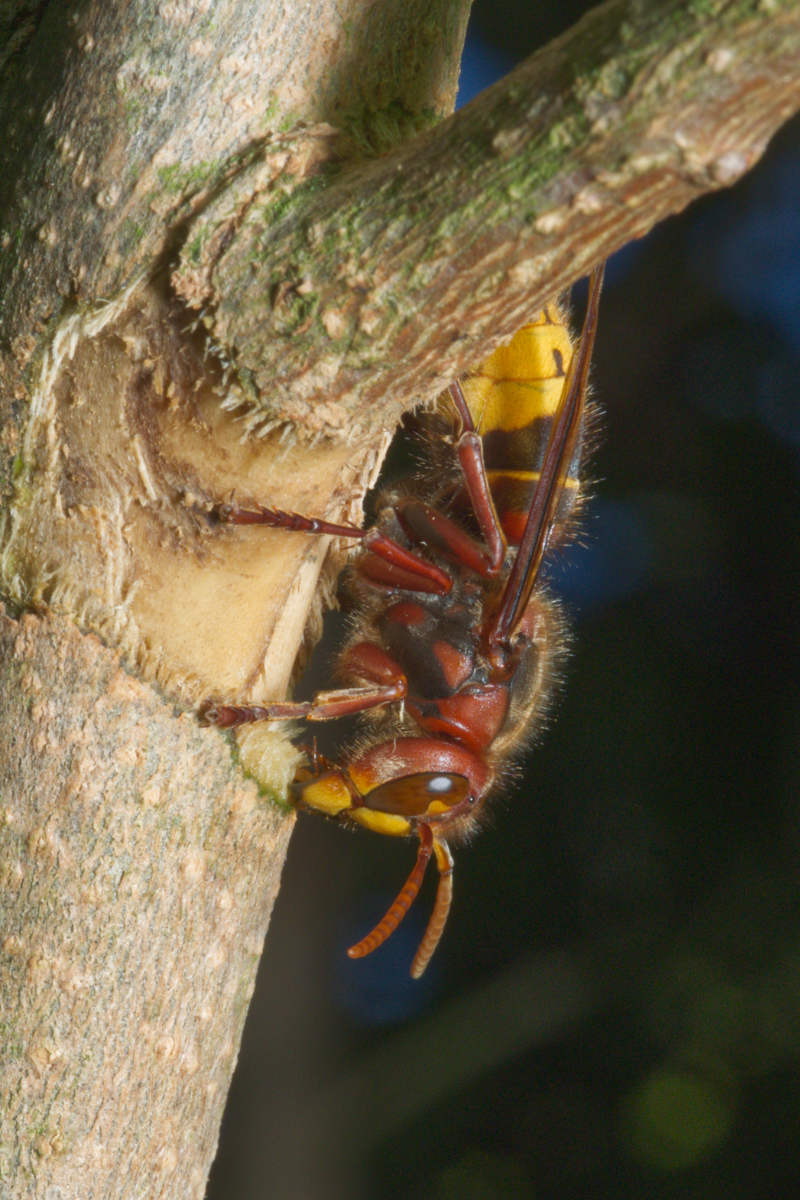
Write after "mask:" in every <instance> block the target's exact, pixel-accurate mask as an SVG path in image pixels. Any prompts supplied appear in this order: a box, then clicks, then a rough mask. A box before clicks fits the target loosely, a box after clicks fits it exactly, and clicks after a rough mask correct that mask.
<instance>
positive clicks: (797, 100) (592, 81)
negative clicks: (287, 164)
mask: <svg viewBox="0 0 800 1200" xmlns="http://www.w3.org/2000/svg"><path fill="white" fill-rule="evenodd" d="M798 61H800V9H798V7H797V5H796V4H794V3H783V4H779V3H777V0H776V3H770V4H769V5H766V4H762V5H756V6H754V5H752V4H750V3H735V4H723V3H716V4H712V5H685V4H684V3H683V2H682V0H670V2H668V3H665V2H664V0H609V2H608V3H607V4H605V5H602V6H601V7H600V8H598V9H595V10H593V11H592V12H591V13H590V14H589V15H588V16H587V17H586V18H584V20H583V21H581V22H580V24H579V25H578V26H576V27H575V29H573V30H572V31H571V32H570V33H569V34H567V35H565V36H564V37H563V38H561V39H559V40H558V41H557V42H556V43H553V44H552V45H551V46H550V47H548V48H547V49H546V50H543V51H542V52H541V53H539V54H536V55H534V56H533V57H532V58H531V59H530V60H529V61H528V62H526V63H525V64H524V65H523V66H522V67H520V68H519V69H518V70H517V71H515V72H514V73H513V74H512V75H510V76H509V77H508V78H507V79H506V80H504V81H503V82H502V83H500V84H498V85H496V86H495V87H494V88H492V89H490V90H489V91H487V92H486V93H484V94H483V95H482V96H481V97H479V98H478V99H477V100H476V101H475V102H474V103H473V104H471V105H469V106H468V107H467V108H465V109H464V110H462V111H461V112H459V113H458V114H456V115H455V116H454V117H452V118H451V119H450V120H449V121H447V122H445V123H444V124H442V125H440V126H439V127H438V128H437V129H435V130H433V131H432V132H430V133H428V134H426V135H423V136H421V137H418V138H416V139H415V140H414V141H413V142H411V143H410V144H408V145H406V146H404V147H402V148H401V149H399V150H398V151H396V152H395V153H393V154H390V155H387V156H385V157H384V158H382V159H381V160H380V161H379V162H377V163H374V164H371V165H368V166H360V167H356V168H350V169H347V170H339V171H338V172H337V171H334V172H331V170H330V168H329V170H328V173H327V174H325V173H324V172H322V173H320V168H319V165H318V164H317V166H316V172H317V173H316V174H315V176H314V178H313V179H312V180H311V181H310V182H306V183H305V184H304V185H302V186H299V187H295V188H294V190H292V187H293V183H292V179H291V175H292V171H291V169H289V170H288V174H287V178H286V180H285V181H284V182H285V188H286V191H285V193H280V192H279V193H278V196H277V198H276V195H275V188H274V185H273V186H272V187H271V188H269V189H266V190H265V191H264V193H263V194H261V193H260V191H259V189H260V187H261V184H259V183H257V182H256V183H255V184H254V186H252V187H251V188H250V190H249V192H248V186H247V181H246V180H245V179H244V178H242V179H240V180H239V181H238V192H237V199H236V206H235V210H232V209H231V207H230V201H231V198H230V197H228V196H222V197H220V200H219V202H218V203H217V204H216V205H214V206H212V207H211V208H210V209H209V211H208V212H207V213H206V214H204V216H203V217H202V218H201V219H200V221H199V222H198V224H197V226H196V227H195V229H194V232H193V238H192V242H191V245H192V252H191V253H190V254H187V256H186V258H185V260H184V265H183V266H182V268H181V269H179V270H178V272H177V273H176V275H175V280H176V283H177V286H178V288H179V289H180V290H182V291H183V293H184V295H185V296H186V297H187V299H188V300H189V301H190V302H192V303H197V304H203V305H206V306H207V307H208V308H210V309H211V310H212V311H213V316H214V332H215V336H216V337H217V338H218V340H219V341H220V342H223V343H225V344H229V345H233V346H235V347H236V353H237V361H238V362H239V364H240V365H241V366H242V367H243V368H245V369H246V374H247V376H248V377H252V379H253V381H254V383H255V385H256V393H257V394H256V402H257V403H258V404H260V405H262V406H263V407H264V409H265V410H266V411H267V412H269V413H270V414H272V415H275V414H277V415H280V416H282V417H288V418H291V419H292V420H296V421H300V422H303V423H305V424H306V425H308V426H309V427H310V428H324V429H326V430H328V431H334V430H335V429H336V428H338V427H346V426H348V425H349V424H350V423H352V422H353V421H355V422H356V423H358V422H360V421H361V420H363V419H365V418H367V419H370V420H371V419H374V417H375V415H376V413H380V415H381V417H382V418H383V419H384V420H385V419H386V414H387V412H388V413H396V412H397V411H398V410H399V408H400V407H401V405H402V404H403V403H405V404H406V405H407V404H408V403H409V401H411V400H412V399H414V398H416V397H420V398H423V399H429V398H431V397H433V396H434V395H436V393H437V392H438V391H439V390H441V388H443V387H444V386H445V385H446V384H447V382H448V381H449V380H450V379H452V378H453V377H454V376H455V375H457V374H458V373H459V372H461V371H462V370H463V369H465V368H466V367H467V366H469V365H471V364H473V363H474V362H475V361H476V359H479V358H481V357H483V356H484V355H485V354H486V353H487V351H488V350H489V349H491V348H492V347H493V346H494V345H496V344H497V343H498V341H500V340H502V339H503V338H506V337H508V336H509V335H510V334H511V333H512V332H513V330H514V329H515V328H516V327H518V326H519V325H520V324H521V323H522V322H523V320H524V319H525V316H526V315H527V313H529V312H530V311H531V309H532V308H536V306H537V305H538V304H539V303H540V302H541V301H544V300H546V299H547V298H548V297H549V296H550V295H552V294H553V293H554V292H557V291H558V290H559V289H561V288H563V287H564V286H566V285H567V284H569V283H570V282H571V281H572V280H573V279H574V278H575V277H576V276H579V275H581V274H583V273H584V272H586V271H587V269H588V268H589V267H590V266H591V265H592V264H593V263H594V262H596V261H597V260H598V259H599V258H602V257H603V256H605V255H607V254H609V253H610V252H611V251H613V250H615V249H617V248H618V247H619V246H621V245H622V244H623V243H624V242H626V241H628V240H629V239H630V238H632V237H639V236H641V235H642V234H644V233H645V232H646V231H647V230H648V229H650V228H651V226H652V225H653V224H655V223H656V222H657V221H659V220H661V219H662V218H663V217H665V216H666V215H667V214H668V213H671V212H675V211H677V210H679V209H681V208H683V207H684V206H685V205H686V204H687V203H688V202H689V201H690V200H692V199H693V198H694V197H696V196H698V195H700V194H701V193H703V192H705V191H708V190H711V189H713V188H717V187H720V186H723V185H725V184H729V183H732V182H733V181H734V180H735V179H737V178H738V177H739V176H740V175H741V174H742V173H743V172H744V171H745V170H747V169H748V168H749V167H750V166H752V164H753V163H754V162H755V160H756V159H757V158H758V157H759V155H760V154H761V152H762V151H763V149H764V147H765V145H766V143H767V141H768V139H769V138H770V136H771V135H772V134H773V133H774V131H775V130H776V129H777V128H778V126H779V125H780V124H781V123H782V122H783V121H785V120H786V119H787V118H788V117H789V116H790V115H791V114H792V113H793V112H794V111H796V110H797V109H798V108H800V74H798V70H797V63H798ZM254 171H255V168H254ZM254 178H255V175H254ZM234 231H235V237H233V236H232V235H233V233H234ZM315 406H321V407H315Z"/></svg>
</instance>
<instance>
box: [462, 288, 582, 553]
mask: <svg viewBox="0 0 800 1200" xmlns="http://www.w3.org/2000/svg"><path fill="white" fill-rule="evenodd" d="M573 351H574V344H573V341H572V338H571V336H570V333H569V330H568V328H567V326H566V322H565V317H564V314H563V312H562V310H561V309H560V308H559V306H558V305H557V304H551V305H548V307H547V308H545V309H544V310H543V311H542V312H541V313H540V314H539V316H538V318H537V319H536V320H535V321H532V322H531V323H530V324H529V325H523V327H522V328H521V329H520V330H519V331H518V332H517V333H516V334H515V335H514V337H513V338H512V340H511V341H510V342H509V343H508V344H507V345H505V346H501V347H500V348H499V349H498V350H495V352H494V354H492V355H490V356H489V358H487V359H486V361H485V362H483V363H482V364H481V366H480V367H479V368H478V369H477V370H476V371H475V372H474V374H472V375H469V376H467V377H466V378H465V379H463V380H462V381H461V386H462V388H463V391H464V395H465V397H466V400H467V404H468V405H469V410H470V412H471V413H472V419H473V421H474V422H475V429H476V430H477V432H478V433H479V434H480V437H481V440H482V442H483V457H484V462H485V464H486V473H487V476H488V479H489V486H490V487H491V490H492V497H493V499H494V503H495V507H496V508H497V514H498V516H499V518H500V523H501V525H502V526H503V532H504V533H505V535H506V537H507V538H508V541H509V542H510V543H511V545H518V544H519V542H520V539H521V537H522V532H523V530H524V528H525V522H526V521H527V518H528V510H529V509H530V506H531V501H532V499H533V494H534V491H535V490H536V484H537V482H538V480H539V473H540V470H541V466H542V462H543V460H544V454H545V449H546V448H547V441H548V438H549V436H550V430H551V429H552V425H553V419H554V417H555V415H556V413H557V411H558V406H559V402H560V400H561V397H562V394H563V391H564V382H565V379H566V375H567V372H568V370H569V365H570V362H571V361H572V355H573ZM581 442H582V438H581V437H580V436H579V437H578V442H577V445H576V449H575V454H574V456H573V462H572V465H571V467H570V471H569V475H568V477H567V480H566V483H565V487H564V494H563V497H562V501H561V504H560V505H559V510H558V513H557V515H556V523H557V524H561V523H562V522H564V521H565V520H566V519H567V517H568V516H569V513H570V511H571V509H572V507H573V504H574V501H575V499H576V498H577V495H578V487H579V483H578V479H577V474H576V472H577V468H578V464H579V462H580V455H581Z"/></svg>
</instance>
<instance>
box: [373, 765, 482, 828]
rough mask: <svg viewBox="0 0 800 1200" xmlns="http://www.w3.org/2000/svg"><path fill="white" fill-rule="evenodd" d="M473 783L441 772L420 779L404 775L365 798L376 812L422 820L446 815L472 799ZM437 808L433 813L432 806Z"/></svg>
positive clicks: (416, 776) (377, 788)
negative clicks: (468, 797)
mask: <svg viewBox="0 0 800 1200" xmlns="http://www.w3.org/2000/svg"><path fill="white" fill-rule="evenodd" d="M469 790H470V782H469V780H468V779H467V778H466V777H465V776H464V775H448V774H445V773H443V772H441V771H424V772H422V773H420V774H417V775H401V776H400V778H399V779H390V780H389V781H388V782H387V783H382V784H381V785H380V786H379V787H376V788H373V789H372V791H371V792H368V793H367V795H366V796H365V797H364V804H365V805H366V806H367V808H371V809H373V810H374V811H375V812H385V813H395V814H396V815H397V816H400V817H422V816H425V815H426V814H429V815H430V813H431V811H432V812H433V813H442V812H446V811H447V809H449V808H454V807H455V806H456V805H457V804H460V803H461V801H462V800H466V798H467V796H468V795H469ZM432 805H433V806H434V807H433V808H432V809H431V806H432Z"/></svg>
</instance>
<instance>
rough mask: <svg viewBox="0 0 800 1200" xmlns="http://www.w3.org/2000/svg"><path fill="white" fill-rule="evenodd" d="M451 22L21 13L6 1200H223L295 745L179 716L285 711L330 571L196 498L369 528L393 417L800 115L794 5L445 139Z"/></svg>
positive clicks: (193, 9)
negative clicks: (219, 1155) (229, 1106)
mask: <svg viewBox="0 0 800 1200" xmlns="http://www.w3.org/2000/svg"><path fill="white" fill-rule="evenodd" d="M466 11H467V5H466V4H465V3H461V2H459V0H438V3H436V2H433V3H432V2H431V0H387V2H383V3H380V4H374V5H371V6H365V5H364V4H363V0H349V3H347V2H345V3H342V2H341V0H338V2H337V3H334V0H315V2H314V3H313V4H311V5H309V4H305V3H304V4H302V5H296V6H294V5H285V6H279V5H274V4H266V3H256V2H255V0H216V2H215V3H213V4H212V3H211V2H210V0H164V2H161V3H156V0H138V3H136V4H131V3H129V2H128V0H117V2H113V3H112V2H110V0H85V2H84V3H82V4H81V5H79V6H78V7H77V8H76V9H72V10H69V9H68V8H67V7H66V6H63V5H61V4H59V3H56V2H53V3H50V4H41V3H19V4H18V5H16V6H14V7H13V8H12V6H6V9H5V10H4V13H3V15H2V18H0V19H1V20H2V21H3V22H5V23H6V24H5V29H6V32H7V33H8V39H9V40H8V46H7V51H6V54H5V57H3V58H0V71H2V77H1V78H0V84H1V85H2V88H3V95H2V104H3V109H4V112H5V113H6V115H7V124H6V145H5V153H6V162H5V170H4V171H3V173H2V175H1V176H0V214H1V215H2V237H1V239H0V250H2V254H1V255H0V294H2V296H3V301H2V313H0V316H1V317H2V344H1V345H0V405H2V411H1V412H0V487H2V491H3V495H4V497H5V499H6V511H5V518H4V525H3V529H2V536H1V538H0V553H1V554H2V558H1V560H0V583H1V584H2V593H3V595H4V597H5V599H6V603H7V605H8V608H9V615H8V616H7V617H5V618H4V620H3V624H2V627H0V637H2V639H3V653H2V657H1V659H0V661H2V664H3V665H2V667H1V668H0V708H1V709H2V718H1V719H0V771H1V772H2V774H1V775H0V779H2V784H1V785H0V786H1V787H2V805H3V818H4V819H3V824H2V839H3V840H2V859H1V860H0V880H1V881H2V892H1V893H0V894H2V897H3V916H2V938H3V942H2V945H3V952H4V957H3V959H2V964H3V965H2V968H0V970H1V971H2V973H1V974H0V1006H1V1010H2V1020H3V1024H4V1033H5V1036H4V1062H3V1068H2V1080H3V1090H2V1105H3V1107H2V1132H1V1133H0V1178H2V1180H3V1195H4V1196H5V1195H8V1196H37V1195H48V1194H49V1195H51V1196H55V1195H57V1196H59V1200H67V1198H68V1197H69V1198H71V1197H73V1196H75V1197H78V1196H80V1197H82V1198H89V1197H103V1198H105V1197H114V1196H119V1197H134V1196H136V1197H139V1196H176V1195H181V1196H183V1195H187V1196H188V1195H200V1194H202V1190H203V1185H204V1180H205V1175H206V1172H207V1169H208V1165H209V1162H210V1159H211V1156H212V1155H213V1149H214V1142H215V1137H216V1129H217V1126H218V1122H219V1118H220V1116H221V1111H222V1105H223V1103H224V1096H225V1092H226V1090H227V1083H228V1080H229V1078H230V1072H231V1071H232V1068H233V1063H234V1060H235V1055H236V1047H237V1045H238V1036H239V1032H240V1029H241V1022H242V1019H243V1015H244V1006H245V1003H246V996H247V994H248V991H249V988H250V987H251V985H252V979H253V976H254V971H255V964H256V960H257V954H258V950H259V948H260V945H261V940H262V939H263V934H264V930H265V926H266V922H267V919H268V915H269V909H270V907H271V903H272V898H273V896H274V893H275V890H276V888H277V881H278V877H279V872H280V866H281V862H282V857H283V853H284V850H285V844H286V840H287V837H288V831H289V828H290V823H291V818H290V817H289V816H287V815H285V814H282V813H281V811H280V810H279V809H278V808H277V807H276V806H275V805H274V803H272V800H271V797H277V798H279V797H282V796H285V794H286V787H287V784H288V781H289V780H290V778H291V776H292V773H293V770H294V766H295V763H296V761H297V753H296V751H295V750H294V748H293V746H292V744H291V742H288V741H287V739H286V738H285V737H284V736H282V735H281V734H279V733H277V732H274V731H272V730H269V729H266V730H257V731H254V732H253V731H251V732H249V733H248V734H247V735H245V736H244V737H242V738H240V740H239V742H238V744H234V743H231V742H229V741H228V740H226V739H225V738H224V737H223V736H221V735H220V734H219V733H218V732H217V731H214V730H203V729H201V728H200V727H199V726H198V724H197V722H196V718H195V716H194V706H195V705H196V703H197V702H198V701H199V700H200V699H201V698H203V697H204V696H205V695H207V694H209V693H216V694H219V695H223V696H237V697H243V698H244V697H249V698H251V699H253V700H256V701H257V700H260V699H265V698H268V697H273V698H274V697H279V696H280V695H282V694H283V692H284V691H285V689H286V687H287V684H288V682H289V680H290V676H291V674H292V671H293V668H294V664H295V662H296V658H297V653H298V648H299V646H300V645H301V642H302V639H303V636H304V629H307V628H308V626H307V618H308V615H309V612H311V614H312V619H311V633H312V635H313V629H314V625H315V623H316V621H317V619H318V615H319V611H320V607H321V605H322V603H323V602H324V600H325V597H326V594H327V593H329V592H330V587H331V583H330V581H331V578H332V577H333V575H335V570H336V566H337V559H336V558H333V557H329V559H328V561H327V562H326V563H324V559H325V554H326V551H327V546H326V544H325V542H324V541H323V540H322V539H319V540H317V541H312V542H310V543H309V542H307V540H306V539H305V538H301V537H292V536H286V535H281V534H280V533H278V532H274V531H267V532H265V531H260V530H231V529H224V528H219V527H218V526H216V525H215V523H214V521H213V518H212V517H211V516H210V514H211V512H212V509H213V506H214V505H215V504H216V503H218V502H219V501H220V500H222V499H227V497H228V495H229V494H230V492H231V491H232V490H233V489H235V490H236V494H237V498H238V499H240V500H242V501H246V500H248V499H251V498H252V499H258V500H267V499H268V500H269V502H270V503H271V504H273V505H275V506H279V507H286V508H294V509H297V510H300V511H307V512H310V513H312V514H315V515H326V516H328V517H331V518H333V519H341V518H343V517H351V518H357V517H358V516H359V513H360V504H361V498H362V496H363V492H364V488H365V487H366V486H367V485H368V483H369V482H370V481H371V479H372V478H373V477H374V475H375V472H376V471H377V469H378V467H379V464H380V459H381V454H382V450H383V448H384V447H385V445H386V443H387V441H388V436H389V430H390V429H391V427H392V425H393V422H394V421H395V419H396V417H397V415H398V413H399V411H400V409H401V407H402V406H403V405H409V404H412V403H414V402H415V400H416V399H418V398H423V399H426V398H430V397H431V396H433V395H435V394H436V392H437V391H438V390H439V389H440V388H441V386H443V384H444V383H446V382H448V380H449V379H450V378H452V376H453V375H454V374H456V373H457V372H458V371H460V370H462V369H463V368H464V367H465V366H467V365H468V364H469V363H470V362H472V361H474V360H475V359H476V358H479V357H481V356H482V355H483V354H484V353H485V352H486V351H487V350H488V349H490V348H491V347H492V346H493V345H494V344H495V343H496V342H497V340H498V339H500V338H502V337H504V336H506V335H507V334H509V333H511V332H512V330H513V328H514V327H515V325H518V324H519V323H520V322H521V321H522V319H523V318H524V316H525V315H527V313H528V312H529V311H530V309H531V308H532V307H535V305H536V304H537V303H538V302H539V300H540V299H544V298H548V297H549V296H550V295H551V294H552V293H553V292H554V291H556V290H557V289H558V288H560V287H561V286H562V285H563V284H565V283H567V282H569V280H570V279H571V278H572V277H573V276H574V275H577V274H579V273H581V272H582V271H583V270H584V269H585V268H586V267H587V266H589V265H591V263H593V262H594V261H596V260H597V259H598V258H600V257H602V256H603V255H604V254H606V253H608V252H610V251H611V250H612V249H614V248H615V247H616V246H618V245H620V244H621V243H622V242H623V241H624V240H626V239H627V238H628V237H630V236H637V235H639V234H641V233H642V232H644V231H645V230H646V229H647V228H649V227H650V225H652V224H653V223H654V221H656V220H658V219H659V218H660V217H662V216H664V215H665V214H666V213H667V212H669V211H674V210H675V209H676V208H679V207H681V206H682V205H683V204H685V203H686V202H687V201H688V200H689V199H691V198H692V196H694V195H697V194H699V193H700V192H702V191H704V190H708V189H709V188H712V187H716V186H720V185H721V184H724V183H727V182H731V181H732V180H733V179H734V178H736V177H737V176H738V175H739V174H740V173H741V172H742V171H743V170H745V169H746V168H747V166H749V165H750V164H751V163H752V162H753V161H754V160H755V158H757V157H758V155H759V154H760V152H761V150H762V148H763V146H764V144H765V143H766V141H767V139H768V137H769V136H770V134H771V132H772V131H773V130H774V129H775V128H777V127H778V125H779V124H780V123H781V122H782V121H783V120H784V119H786V117H788V116H789V115H790V114H791V113H792V112H793V111H795V110H796V109H797V108H798V107H800V83H798V79H797V74H796V70H795V69H794V68H795V64H796V62H797V57H798V42H800V14H799V13H798V12H797V10H796V8H795V5H794V4H793V3H785V4H781V3H779V2H778V0H770V2H769V3H766V0H762V3H760V4H744V3H730V4H722V3H714V2H713V0H712V2H711V3H707V4H696V5H693V6H685V5H683V4H682V3H680V4H678V3H673V2H669V3H666V2H664V0H661V2H660V3H656V2H655V0H635V2H634V0H627V3H622V0H611V2H610V3H608V4H606V5H603V6H602V7H601V8H600V9H598V10H596V11H595V12H593V13H592V14H590V15H589V17H587V18H586V19H585V20H584V21H583V22H581V24H580V25H579V26H578V27H577V28H576V30H575V31H573V32H572V33H571V34H570V35H567V37H565V38H563V39H561V40H560V41H559V42H557V43H556V44H554V46H553V47H552V48H551V49H549V50H548V51H545V52H543V53H542V54H541V55H537V56H535V57H534V58H533V59H532V60H530V62H529V63H527V64H525V65H524V66H523V67H522V68H520V70H519V71H518V72H516V73H515V74H514V75H513V76H512V77H510V79H509V80H507V81H505V82H504V83H503V84H501V85H498V87H496V88H494V89H492V90H491V91H490V92H489V93H487V94H485V95H484V97H482V98H480V99H479V100H478V101H476V102H475V103H474V104H473V105H471V106H470V107H469V108H468V109H466V110H464V112H463V113H462V114H459V115H458V116H457V117H455V118H452V119H451V120H449V121H445V122H443V123H442V124H437V122H438V121H439V120H440V118H442V117H444V116H445V115H446V114H447V112H448V111H449V110H450V109H451V108H452V104H453V99H454V92H455V83H456V78H457V68H458V59H459V55H460V49H461V43H462V41H463V34H464V25H465V20H466ZM289 422H292V424H290V423H289ZM339 561H340V558H339ZM323 564H324V566H323ZM315 606H316V607H315ZM242 769H244V772H245V773H246V774H248V775H250V776H251V777H252V778H250V779H246V778H244V776H243V774H242ZM48 1188H55V1189H56V1191H55V1192H50V1193H48Z"/></svg>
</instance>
